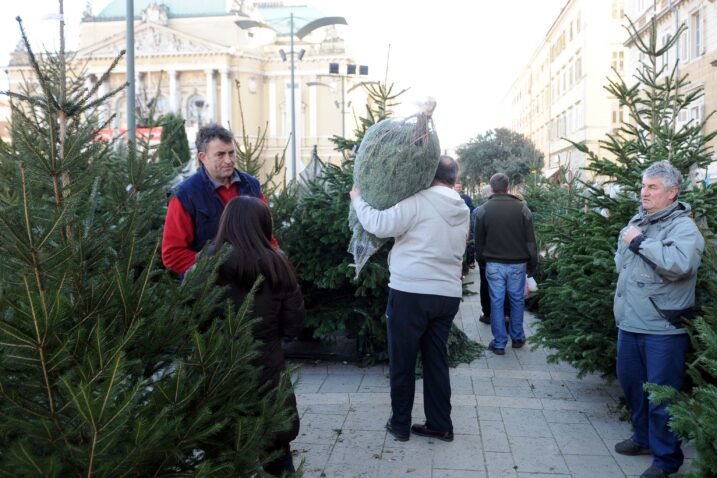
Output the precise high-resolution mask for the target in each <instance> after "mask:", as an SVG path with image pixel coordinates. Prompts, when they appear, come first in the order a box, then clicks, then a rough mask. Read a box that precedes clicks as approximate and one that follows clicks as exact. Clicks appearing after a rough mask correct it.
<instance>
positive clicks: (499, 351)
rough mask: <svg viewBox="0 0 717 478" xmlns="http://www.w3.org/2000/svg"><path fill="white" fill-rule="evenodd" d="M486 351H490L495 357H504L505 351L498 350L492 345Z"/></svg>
mask: <svg viewBox="0 0 717 478" xmlns="http://www.w3.org/2000/svg"><path fill="white" fill-rule="evenodd" d="M488 350H490V351H491V352H493V353H494V354H496V355H505V349H499V348H498V347H496V346H495V345H493V344H489V345H488Z"/></svg>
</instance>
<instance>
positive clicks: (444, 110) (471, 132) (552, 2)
mask: <svg viewBox="0 0 717 478" xmlns="http://www.w3.org/2000/svg"><path fill="white" fill-rule="evenodd" d="M197 1H199V0H197ZM109 2H110V0H91V2H90V3H91V4H92V6H93V12H94V13H98V12H99V11H101V9H102V8H104V7H105V6H106V5H107V4H108V3H109ZM286 3H287V4H289V3H291V2H286ZM301 3H303V4H308V5H311V6H314V7H316V8H318V9H319V10H321V11H322V12H323V13H324V14H325V15H330V16H332V15H341V16H344V17H346V20H347V21H348V23H349V26H348V27H342V28H343V29H344V35H345V36H346V37H347V41H348V43H350V44H352V45H355V46H357V47H356V49H355V50H356V53H357V54H356V61H357V62H358V63H360V64H367V65H369V68H370V73H371V76H376V77H378V78H380V79H383V78H384V74H385V69H386V58H387V53H388V45H389V44H390V45H391V53H390V62H389V71H388V80H389V83H390V82H393V83H395V85H396V87H397V88H407V87H410V91H409V93H407V94H406V95H404V97H403V98H404V100H403V102H404V107H405V108H408V106H406V105H409V104H411V103H413V101H414V100H415V99H417V98H420V97H424V96H433V97H435V98H436V100H437V102H438V106H437V108H436V112H435V115H434V120H435V123H436V129H437V130H438V134H439V137H440V138H441V146H442V147H443V148H453V147H456V146H458V145H460V144H461V143H464V142H466V141H468V140H469V139H470V138H472V137H475V136H476V135H478V134H482V133H484V132H485V131H486V130H488V129H491V128H494V127H496V126H498V125H497V122H496V120H497V116H498V106H499V103H500V99H501V98H502V97H503V96H504V94H505V92H506V91H507V89H508V87H510V85H511V84H512V82H513V80H515V78H516V75H517V74H518V73H519V72H520V71H521V69H522V68H523V67H524V66H525V65H526V63H527V62H528V60H529V59H530V57H531V55H532V54H533V53H534V52H535V50H536V48H537V47H538V45H539V44H540V42H541V41H542V39H543V38H544V37H545V35H546V33H547V32H548V29H549V28H550V26H551V25H552V24H553V21H554V20H555V19H556V18H557V16H558V14H559V13H560V10H561V9H562V7H564V6H565V4H566V3H567V0H438V1H429V0H360V1H359V0H305V1H304V2H301ZM85 4H86V0H65V19H66V22H67V27H66V33H67V44H68V48H73V47H76V45H77V35H78V24H79V21H80V17H81V16H82V11H83V10H84V9H85ZM57 12H58V1H57V0H24V1H19V2H16V1H14V2H7V3H4V4H3V14H2V16H1V18H0V64H2V65H6V64H7V62H8V58H9V53H10V52H11V51H12V50H13V49H14V48H15V45H16V44H17V41H18V40H19V38H20V36H19V33H18V28H17V23H16V22H15V17H16V16H18V15H19V16H21V17H22V18H23V23H24V25H25V28H26V31H27V33H28V35H29V37H30V40H31V42H32V43H33V45H36V46H37V47H40V46H42V45H44V46H46V47H49V48H50V49H54V48H56V46H57V45H58V44H59V41H58V38H59V33H58V21H57V20H56V19H53V16H54V15H55V14H56V13H57ZM6 85H7V82H6V77H5V75H4V74H2V75H0V89H5V88H6ZM400 112H401V111H400Z"/></svg>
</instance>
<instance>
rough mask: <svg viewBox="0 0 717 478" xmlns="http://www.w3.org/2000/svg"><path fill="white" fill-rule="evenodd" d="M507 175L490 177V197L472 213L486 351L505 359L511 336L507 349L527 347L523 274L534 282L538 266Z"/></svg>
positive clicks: (527, 221)
mask: <svg viewBox="0 0 717 478" xmlns="http://www.w3.org/2000/svg"><path fill="white" fill-rule="evenodd" d="M509 184H510V183H509V180H508V176H506V175H505V174H503V173H497V174H494V175H493V176H492V177H491V178H490V187H491V191H492V192H493V194H492V195H491V196H490V197H489V198H488V200H487V201H486V202H485V203H483V204H482V205H481V206H480V207H479V208H478V209H476V214H475V221H476V223H475V243H476V255H477V257H478V260H483V261H485V272H486V279H487V282H488V288H489V292H490V307H491V309H490V314H491V315H490V322H491V332H492V333H493V340H492V341H491V342H490V345H489V346H488V349H489V350H491V351H492V352H493V353H494V354H496V355H504V354H505V347H506V345H507V344H508V332H509V333H510V338H511V346H512V347H513V348H520V347H522V346H523V345H524V344H525V331H524V330H523V310H524V307H525V278H526V274H527V275H528V276H530V277H533V275H534V274H535V271H536V268H537V264H538V254H537V246H536V243H535V231H534V230H533V215H532V213H531V212H530V209H528V206H527V205H526V204H525V203H524V202H523V201H521V200H520V198H518V197H516V196H514V195H512V194H508V186H509ZM506 292H507V294H508V296H509V298H510V326H509V330H508V332H507V331H506V325H505V316H504V314H503V306H504V302H505V296H506Z"/></svg>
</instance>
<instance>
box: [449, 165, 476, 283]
mask: <svg viewBox="0 0 717 478" xmlns="http://www.w3.org/2000/svg"><path fill="white" fill-rule="evenodd" d="M453 189H454V190H455V191H456V192H457V193H458V194H459V195H460V197H461V199H463V202H465V203H466V206H468V210H469V211H470V213H471V215H472V214H473V211H474V210H475V208H476V207H475V206H474V205H473V200H472V199H471V197H470V196H469V195H467V194H465V193H464V192H463V183H462V182H461V180H460V178H459V179H457V180H456V184H455V185H454V186H453ZM475 266H476V248H475V244H474V243H473V222H472V221H471V223H470V233H469V236H468V244H466V252H465V254H464V256H463V275H464V276H465V275H466V274H468V272H469V271H470V269H474V268H475Z"/></svg>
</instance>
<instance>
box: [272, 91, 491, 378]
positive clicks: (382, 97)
mask: <svg viewBox="0 0 717 478" xmlns="http://www.w3.org/2000/svg"><path fill="white" fill-rule="evenodd" d="M365 88H366V89H367V92H368V94H369V97H370V100H369V103H368V104H367V105H366V110H365V115H364V116H363V117H360V118H358V122H357V126H356V129H355V130H354V135H355V139H348V138H344V137H341V136H334V137H333V138H332V142H333V143H334V144H335V145H336V149H337V150H338V151H340V152H341V153H342V156H343V161H342V162H341V164H340V165H334V164H324V165H323V169H322V170H321V172H320V173H319V174H318V176H317V178H315V179H313V180H310V181H308V182H307V184H305V185H304V186H302V189H301V190H300V191H299V190H298V188H294V189H291V188H290V189H288V190H285V191H284V192H283V193H282V194H281V195H280V196H278V197H277V198H276V200H275V201H273V203H274V204H275V205H274V207H273V214H274V219H275V223H276V224H279V225H280V227H279V228H278V231H277V238H278V240H279V243H280V244H281V247H282V248H283V249H284V250H285V251H287V253H288V255H289V257H290V258H291V259H292V261H293V263H294V264H295V266H296V270H297V274H298V275H299V279H300V281H301V288H302V291H303V293H304V299H305V301H306V307H307V320H306V327H307V328H308V329H310V330H313V336H314V337H315V338H319V339H323V340H332V339H333V338H334V337H335V336H336V334H337V333H345V332H348V333H349V334H350V335H352V336H355V337H356V338H357V342H358V352H359V356H360V359H361V361H362V362H363V363H374V362H377V361H385V360H387V359H388V350H387V345H388V344H387V341H386V318H385V310H386V301H387V299H388V263H387V257H388V251H389V250H390V244H388V245H385V246H383V248H382V249H380V250H379V251H378V252H377V253H376V254H375V255H374V256H372V258H371V260H370V261H369V262H368V263H367V264H366V266H365V267H364V268H363V269H362V271H361V274H360V275H359V277H358V279H357V280H356V281H355V280H354V278H355V275H356V271H355V268H354V266H353V258H352V256H351V255H350V254H349V253H348V252H347V246H348V244H349V241H350V238H351V230H350V229H349V225H348V220H347V215H348V211H349V205H350V198H349V194H348V193H349V191H350V190H351V186H352V185H353V166H354V159H353V157H354V154H355V152H356V151H357V150H358V147H359V145H360V143H361V140H362V138H363V136H364V133H365V132H366V130H367V129H368V128H370V127H371V126H372V125H374V124H376V123H378V122H379V121H381V120H384V119H386V118H389V117H391V115H392V108H394V107H395V106H396V105H397V104H398V103H397V100H398V97H399V96H400V95H401V94H402V93H403V92H404V91H405V90H401V91H399V92H395V91H394V86H393V85H386V84H383V83H379V84H367V85H365ZM481 350H482V348H481V347H480V345H479V344H477V343H475V342H473V341H471V340H470V339H468V337H467V336H466V335H465V334H464V333H463V332H462V331H461V330H460V329H458V328H457V327H456V326H455V325H454V326H453V327H452V329H451V335H450V337H449V341H448V355H449V362H450V364H451V365H452V366H455V365H457V364H458V363H461V362H471V361H472V360H473V359H475V358H476V357H478V356H479V355H480V353H481Z"/></svg>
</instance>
